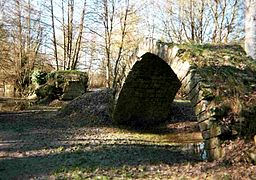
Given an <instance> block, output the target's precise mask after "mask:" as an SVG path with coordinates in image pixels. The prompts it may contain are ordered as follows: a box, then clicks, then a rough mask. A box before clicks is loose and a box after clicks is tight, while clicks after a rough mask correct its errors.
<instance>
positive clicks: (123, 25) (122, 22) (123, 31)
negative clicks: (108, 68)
mask: <svg viewBox="0 0 256 180" xmlns="http://www.w3.org/2000/svg"><path fill="white" fill-rule="evenodd" d="M129 4H130V1H129V0H126V9H125V14H124V17H123V19H124V20H122V17H120V26H121V44H120V47H119V51H118V54H117V58H116V62H115V67H114V79H113V85H112V87H113V88H114V90H116V88H117V76H118V65H119V63H120V61H121V58H122V53H123V46H124V39H125V36H126V26H127V18H128V12H129Z"/></svg>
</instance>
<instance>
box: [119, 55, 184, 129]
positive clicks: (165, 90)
mask: <svg viewBox="0 0 256 180" xmlns="http://www.w3.org/2000/svg"><path fill="white" fill-rule="evenodd" d="M180 87H181V82H180V81H179V79H178V78H177V76H176V74H175V73H174V72H173V70H172V69H171V67H170V66H169V65H168V64H167V63H166V62H165V61H164V60H162V59H161V58H159V57H158V56H157V55H154V54H151V53H146V54H144V55H143V56H142V59H141V60H140V61H137V62H136V63H135V65H134V66H133V68H132V69H131V71H130V73H129V75H128V76H127V78H126V81H125V83H124V85H123V88H122V90H121V92H120V94H119V98H118V101H117V105H116V107H115V113H114V121H115V122H116V123H118V124H123V125H129V126H133V127H135V126H139V127H144V128H148V127H151V126H152V125H153V126H154V125H155V124H159V123H161V122H164V121H165V120H166V119H167V118H168V117H169V112H170V108H171V105H172V101H173V100H174V98H175V95H176V93H177V91H178V90H179V88H180Z"/></svg>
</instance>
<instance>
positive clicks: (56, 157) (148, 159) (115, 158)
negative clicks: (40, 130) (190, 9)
mask: <svg viewBox="0 0 256 180" xmlns="http://www.w3.org/2000/svg"><path fill="white" fill-rule="evenodd" d="M198 161H199V158H197V157H195V156H194V155H193V153H192V152H190V151H187V150H180V149H178V148H177V147H172V146H161V145H142V144H130V145H125V144H122V145H120V144H116V145H99V146H95V147H92V146H88V145H80V147H79V148H78V147H76V148H74V149H73V150H71V151H69V152H66V151H63V152H59V153H57V154H51V155H48V156H34V157H20V158H9V159H4V160H0V164H1V168H0V177H1V178H3V179H13V178H22V177H23V176H32V177H33V176H36V175H42V174H53V173H54V172H58V171H61V170H65V171H69V170H72V169H84V170H89V171H93V170H95V169H98V168H100V169H106V170H108V169H120V168H122V167H124V166H133V167H136V166H140V165H142V166H150V165H160V164H166V165H173V164H182V163H186V162H198Z"/></svg>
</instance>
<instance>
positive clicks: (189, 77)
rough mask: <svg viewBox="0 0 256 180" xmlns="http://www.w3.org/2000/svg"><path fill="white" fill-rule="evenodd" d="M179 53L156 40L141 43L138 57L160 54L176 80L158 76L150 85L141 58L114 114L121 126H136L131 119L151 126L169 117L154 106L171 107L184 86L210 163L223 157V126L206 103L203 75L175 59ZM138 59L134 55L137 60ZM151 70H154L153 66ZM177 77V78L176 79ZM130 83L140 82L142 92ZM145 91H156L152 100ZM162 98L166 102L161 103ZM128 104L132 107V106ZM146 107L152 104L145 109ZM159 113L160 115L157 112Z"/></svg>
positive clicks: (174, 48) (186, 62) (126, 84)
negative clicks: (221, 138)
mask: <svg viewBox="0 0 256 180" xmlns="http://www.w3.org/2000/svg"><path fill="white" fill-rule="evenodd" d="M178 50H179V49H178V48H177V47H175V46H173V47H169V46H168V45H167V44H164V43H158V42H157V41H156V40H153V39H146V40H145V41H144V42H143V43H141V44H140V46H139V48H138V49H137V51H136V55H137V57H141V56H142V55H143V54H145V53H147V54H146V55H144V56H149V54H150V53H152V54H151V55H150V56H151V57H152V56H155V55H157V56H159V57H160V58H162V59H163V60H164V61H165V62H166V64H168V65H169V66H170V67H171V68H170V69H172V70H173V71H174V72H172V70H171V72H170V74H171V75H170V74H169V75H170V77H173V79H172V82H171V81H169V80H163V77H160V79H161V78H162V80H161V81H160V82H158V79H159V77H157V76H153V79H154V78H155V80H149V81H150V82H151V85H149V84H148V82H149V81H147V80H141V79H143V78H144V79H145V78H146V79H147V78H148V77H149V75H147V73H149V72H147V71H148V70H142V67H139V66H142V65H141V64H142V63H143V61H144V60H143V56H142V62H140V61H138V62H137V63H136V64H135V65H134V66H135V67H134V68H133V69H132V71H131V73H130V74H129V75H128V77H127V79H126V82H125V84H124V86H123V89H122V91H121V92H120V96H119V100H118V102H117V105H116V109H115V113H114V119H115V120H116V121H121V124H125V123H124V122H130V124H131V125H134V124H136V123H135V121H129V120H131V119H133V118H134V119H140V120H141V121H142V123H148V122H151V121H152V122H154V121H156V119H157V117H160V116H161V117H166V115H167V112H165V111H164V110H163V109H157V108H155V109H154V108H153V106H154V105H155V106H154V107H158V106H159V107H161V106H163V107H167V108H168V107H169V106H170V104H171V103H172V101H173V98H174V96H175V94H176V92H177V91H178V89H179V88H180V86H181V88H182V90H183V91H184V93H185V96H186V97H185V98H186V99H188V100H190V101H191V104H192V106H193V108H194V111H195V114H196V116H197V120H198V124H199V127H200V131H201V132H202V136H203V139H204V143H205V151H206V153H207V158H208V159H209V160H211V159H212V160H213V159H218V158H220V157H221V156H222V150H221V143H220V139H219V136H220V135H221V133H222V131H221V127H220V126H219V125H218V123H217V121H216V117H215V116H214V114H212V113H211V109H212V108H214V107H210V101H208V100H207V98H206V96H205V93H204V92H205V90H210V89H209V87H208V86H207V85H205V83H203V82H202V81H201V77H200V75H199V74H197V73H196V70H195V67H193V65H192V64H190V63H189V62H188V61H183V60H181V59H179V58H178V57H176V55H177V53H178ZM148 52H150V53H148ZM153 54H154V55H153ZM137 57H136V56H134V58H137ZM153 58H155V57H153ZM160 58H159V59H160ZM135 61H136V60H135ZM153 66H154V67H155V68H157V69H159V68H158V67H157V66H158V65H156V64H154V65H153ZM143 67H145V66H143ZM151 68H153V67H152V66H151ZM165 68H166V67H165ZM140 71H141V72H140ZM153 73H154V72H153ZM162 73H165V72H162ZM176 75H177V77H178V79H175V77H176ZM165 76H166V75H165ZM139 77H141V78H139ZM136 78H137V79H136ZM131 81H133V83H134V82H136V83H137V85H136V87H139V90H135V89H134V87H133V84H132V83H131ZM173 82H174V84H173ZM180 82H181V84H180ZM153 86H157V88H156V89H154V88H153ZM160 86H162V88H160ZM148 87H149V89H148ZM168 87H172V88H173V91H171V94H164V93H166V90H168ZM156 90H157V91H159V93H156V92H155V91H156ZM128 91H130V92H128ZM146 91H148V92H149V91H154V92H149V94H152V97H145V96H144V94H143V92H146ZM124 94H125V95H124ZM145 94H148V93H145ZM160 94H163V95H160ZM158 96H159V99H158ZM138 97H139V98H138ZM161 98H162V99H164V100H161ZM157 99H158V100H157ZM138 100H141V102H140V103H139V102H138ZM132 101H133V103H132ZM154 103H156V104H154ZM127 104H129V106H128V105H127ZM136 104H138V105H136ZM143 104H150V105H149V106H144V105H143ZM151 104H152V105H151ZM143 107H147V108H143ZM146 111H150V112H146ZM157 111H158V113H156V112H157ZM145 115H146V117H145ZM149 116H150V117H149ZM142 117H143V118H144V119H143V118H142ZM160 121H161V120H160ZM149 124H150V123H149Z"/></svg>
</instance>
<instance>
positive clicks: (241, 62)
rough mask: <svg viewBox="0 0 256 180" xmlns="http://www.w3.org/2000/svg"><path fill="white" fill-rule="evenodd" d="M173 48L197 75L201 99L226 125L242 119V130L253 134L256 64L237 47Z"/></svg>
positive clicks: (255, 132) (190, 45)
mask: <svg viewBox="0 0 256 180" xmlns="http://www.w3.org/2000/svg"><path fill="white" fill-rule="evenodd" d="M175 46H176V47H178V48H179V50H178V53H177V56H178V57H179V58H180V59H181V60H183V61H188V62H189V63H190V64H191V65H192V66H193V68H194V69H195V71H196V73H197V74H199V75H200V77H201V81H203V84H202V86H201V87H200V88H201V90H202V91H203V97H204V99H206V100H208V101H211V102H212V103H213V104H214V106H215V107H216V109H215V110H216V111H218V112H215V113H217V114H219V115H220V116H218V118H219V119H220V120H221V121H223V122H224V124H226V125H228V124H229V125H230V124H232V123H233V122H236V121H238V120H237V119H241V118H242V119H243V118H244V119H245V122H244V124H243V125H244V126H243V127H247V128H245V129H244V130H245V131H247V132H250V133H248V134H256V126H254V125H253V124H255V122H256V119H255V117H256V110H255V104H256V95H255V92H256V61H254V60H253V59H252V58H250V57H248V56H247V55H246V52H245V51H244V49H243V48H242V47H241V46H240V45H238V44H180V45H179V44H176V45H175ZM169 47H173V44H172V45H170V46H169ZM253 94H254V95H253ZM253 122H254V123H253ZM249 124H250V125H249ZM229 125H228V126H229ZM231 126H232V125H231ZM251 127H252V128H251ZM241 129H242V128H240V132H241ZM244 134H245V133H244Z"/></svg>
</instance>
